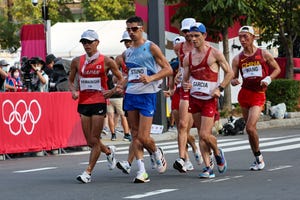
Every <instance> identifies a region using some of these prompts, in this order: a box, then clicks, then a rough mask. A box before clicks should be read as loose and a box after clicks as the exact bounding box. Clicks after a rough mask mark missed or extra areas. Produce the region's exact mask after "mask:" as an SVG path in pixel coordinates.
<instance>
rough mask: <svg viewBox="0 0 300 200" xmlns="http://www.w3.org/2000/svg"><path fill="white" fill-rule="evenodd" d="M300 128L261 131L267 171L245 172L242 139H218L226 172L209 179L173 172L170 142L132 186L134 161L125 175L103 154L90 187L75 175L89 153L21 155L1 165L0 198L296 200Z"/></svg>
mask: <svg viewBox="0 0 300 200" xmlns="http://www.w3.org/2000/svg"><path fill="white" fill-rule="evenodd" d="M299 133H300V126H293V127H284V128H274V129H266V130H260V137H261V149H262V152H263V155H264V158H265V162H266V168H265V169H264V170H262V171H257V172H254V171H249V170H248V168H249V166H250V164H251V163H252V162H253V156H252V155H251V153H250V146H249V144H248V142H247V135H238V136H218V143H219V146H220V147H222V148H223V149H224V151H225V156H226V159H227V162H228V171H227V172H226V173H225V174H223V175H221V174H219V173H218V172H217V170H216V169H215V173H216V178H214V179H199V178H198V174H199V173H200V171H201V169H202V167H203V166H199V165H196V163H195V160H194V159H193V157H192V153H190V156H191V158H192V159H191V161H192V162H193V164H194V167H195V170H194V171H190V172H188V173H185V174H180V173H179V172H177V171H176V170H174V169H173V168H172V164H173V162H174V161H175V159H176V158H177V156H178V151H177V143H176V141H174V140H167V141H159V142H158V145H159V146H161V147H162V148H163V149H164V151H165V153H166V158H167V161H168V169H167V171H166V173H164V174H158V172H156V170H155V169H151V167H150V161H149V157H146V158H145V166H146V168H147V171H148V173H149V176H150V179H151V181H150V182H149V183H144V184H134V183H132V180H133V178H134V177H135V175H136V171H137V168H136V163H134V164H133V167H132V173H131V174H130V175H126V174H123V173H122V172H121V171H120V170H118V169H114V170H111V171H110V170H108V167H107V162H106V159H105V156H104V155H101V157H100V159H99V163H98V164H97V165H96V167H95V170H94V173H93V174H92V182H91V183H89V184H81V183H78V182H77V181H76V179H75V177H76V176H77V175H78V174H80V173H81V172H82V171H83V170H84V169H85V167H86V164H87V161H88V151H78V152H70V153H66V154H61V155H56V156H51V155H49V156H45V157H23V158H17V159H11V160H5V161H0V177H1V179H0V199H3V200H21V199H22V200H61V199H62V200H77V199H80V200H94V199H95V200H96V199H97V200H98V199H101V200H106V199H107V200H115V199H145V200H149V199H160V200H161V199H166V200H170V199H172V200H181V199H205V200H206V199H214V200H215V199H235V200H239V199H243V200H247V199H249V200H250V199H251V200H253V199H264V200H273V199H289V200H293V199H295V200H296V199H297V200H298V199H299V196H300V186H299V177H300V176H299V171H298V170H300V167H299V166H300V158H299V155H300V134H299ZM127 148H128V143H127V144H126V143H125V144H118V145H117V158H118V159H119V160H124V159H126V157H127Z"/></svg>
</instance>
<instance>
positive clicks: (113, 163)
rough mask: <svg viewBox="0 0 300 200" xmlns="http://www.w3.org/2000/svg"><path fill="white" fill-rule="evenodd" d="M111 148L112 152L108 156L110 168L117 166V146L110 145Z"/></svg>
mask: <svg viewBox="0 0 300 200" xmlns="http://www.w3.org/2000/svg"><path fill="white" fill-rule="evenodd" d="M108 148H109V149H110V154H109V155H107V156H106V159H107V162H108V169H110V170H112V169H114V168H115V167H116V162H117V161H116V158H115V155H116V147H115V146H108Z"/></svg>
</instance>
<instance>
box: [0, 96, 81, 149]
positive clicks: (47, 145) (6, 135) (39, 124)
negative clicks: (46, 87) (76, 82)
mask: <svg viewBox="0 0 300 200" xmlns="http://www.w3.org/2000/svg"><path fill="white" fill-rule="evenodd" d="M0 103H1V118H0V120H1V122H0V154H10V153H22V152H36V151H43V150H45V151H47V150H53V149H60V148H66V147H74V146H83V145H86V141H85V139H84V135H83V133H82V129H81V123H80V117H79V114H78V113H77V101H74V100H73V99H72V97H71V93H70V92H50V93H48V92H7V93H6V92H4V93H0Z"/></svg>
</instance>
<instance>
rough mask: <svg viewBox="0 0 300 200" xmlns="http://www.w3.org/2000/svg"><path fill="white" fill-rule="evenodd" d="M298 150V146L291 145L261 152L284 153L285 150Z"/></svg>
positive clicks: (299, 146) (299, 145)
mask: <svg viewBox="0 0 300 200" xmlns="http://www.w3.org/2000/svg"><path fill="white" fill-rule="evenodd" d="M298 148H300V144H292V145H286V146H280V147H273V148H268V149H264V150H263V151H269V152H272V151H286V150H291V149H298Z"/></svg>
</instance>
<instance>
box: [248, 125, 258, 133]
mask: <svg viewBox="0 0 300 200" xmlns="http://www.w3.org/2000/svg"><path fill="white" fill-rule="evenodd" d="M246 131H247V133H248V134H252V133H254V132H255V131H256V125H254V124H247V125H246Z"/></svg>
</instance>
